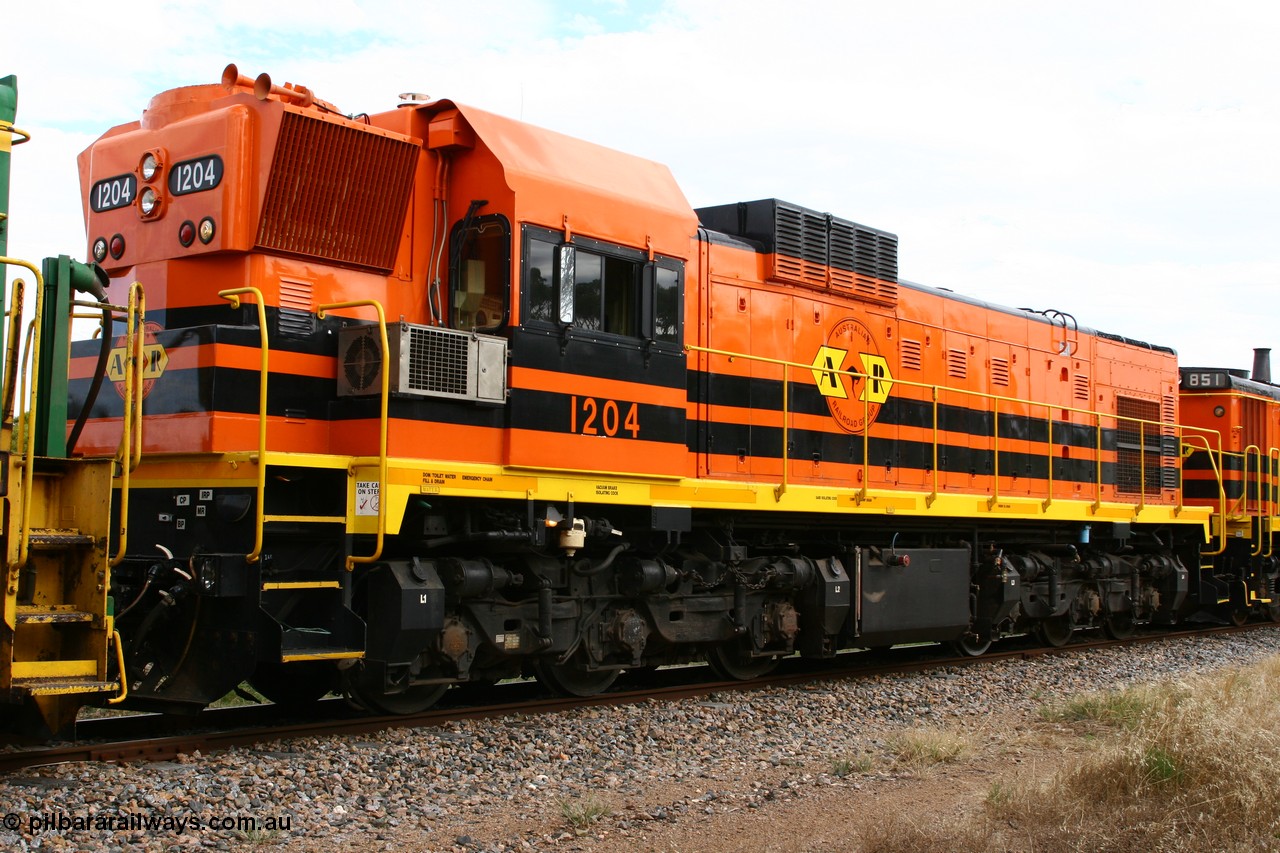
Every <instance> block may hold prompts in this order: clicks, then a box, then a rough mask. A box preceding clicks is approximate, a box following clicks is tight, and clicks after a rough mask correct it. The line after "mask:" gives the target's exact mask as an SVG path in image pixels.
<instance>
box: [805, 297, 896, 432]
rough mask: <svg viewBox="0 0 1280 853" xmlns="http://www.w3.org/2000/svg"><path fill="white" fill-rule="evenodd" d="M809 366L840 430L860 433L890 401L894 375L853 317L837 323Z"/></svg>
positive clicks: (860, 324) (874, 344) (878, 350)
mask: <svg viewBox="0 0 1280 853" xmlns="http://www.w3.org/2000/svg"><path fill="white" fill-rule="evenodd" d="M812 367H813V380H814V382H815V383H817V386H818V391H819V392H821V394H822V396H824V397H825V398H826V399H827V408H828V409H829V410H830V411H831V417H832V418H833V419H834V420H835V422H836V424H837V425H839V427H840V428H841V429H842V430H844V431H845V432H853V433H859V432H862V431H863V430H865V429H866V428H867V426H868V425H870V424H873V423H875V420H876V417H878V416H879V414H880V407H881V406H882V405H884V402H885V401H886V400H888V399H889V392H890V390H892V388H893V376H892V374H891V373H890V372H889V362H888V361H887V360H886V359H885V357H884V356H882V355H881V354H880V348H879V347H878V346H877V345H876V341H875V338H873V337H872V336H871V331H870V330H869V329H868V328H867V327H866V326H865V325H863V324H862V323H860V322H858V321H857V320H855V319H853V318H852V317H849V318H846V319H844V320H841V321H840V322H839V323H837V324H836V325H835V327H834V328H833V329H832V330H831V334H829V335H828V336H827V343H826V344H825V345H824V346H822V347H819V348H818V354H817V356H816V357H815V358H814V360H813V365H812ZM849 374H855V375H849Z"/></svg>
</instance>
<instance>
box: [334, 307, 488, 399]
mask: <svg viewBox="0 0 1280 853" xmlns="http://www.w3.org/2000/svg"><path fill="white" fill-rule="evenodd" d="M387 344H388V348H389V353H388V359H387V364H388V366H389V368H390V373H391V376H390V379H389V386H388V387H389V388H390V391H391V393H392V394H401V395H409V396H415V397H443V398H447V399H451V400H472V401H475V402H477V403H495V404H503V403H505V402H506V400H507V342H506V340H505V339H504V338H499V337H496V336H494V335H481V334H478V333H476V332H460V331H457V330H455V329H444V328H441V327H439V326H418V325H414V324H412V323H389V324H387ZM381 371H382V345H381V341H380V340H379V335H378V327H377V326H369V325H363V326H346V327H344V328H343V329H341V330H340V331H339V332H338V396H339V397H359V396H367V395H374V394H378V393H380V392H381V390H382V376H381Z"/></svg>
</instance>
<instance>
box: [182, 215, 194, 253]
mask: <svg viewBox="0 0 1280 853" xmlns="http://www.w3.org/2000/svg"><path fill="white" fill-rule="evenodd" d="M195 240H196V226H195V223H194V222H192V221H191V220H190V219H188V220H187V221H186V222H184V223H182V224H181V225H179V226H178V242H179V243H181V244H182V246H183V248H186V247H187V246H190V245H191V244H192V243H194V242H195Z"/></svg>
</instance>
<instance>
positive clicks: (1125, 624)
mask: <svg viewBox="0 0 1280 853" xmlns="http://www.w3.org/2000/svg"><path fill="white" fill-rule="evenodd" d="M1102 632H1103V633H1104V634H1106V635H1107V636H1108V637H1110V638H1111V639H1113V640H1127V639H1129V638H1130V637H1132V636H1133V635H1134V634H1136V633H1138V628H1137V626H1135V625H1134V624H1133V614H1132V613H1112V614H1110V615H1109V616H1107V618H1106V620H1105V621H1104V622H1103V623H1102Z"/></svg>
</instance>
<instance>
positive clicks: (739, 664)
mask: <svg viewBox="0 0 1280 853" xmlns="http://www.w3.org/2000/svg"><path fill="white" fill-rule="evenodd" d="M707 664H708V665H710V667H711V670H712V671H713V672H714V673H715V674H716V675H718V676H720V677H721V678H723V679H724V680H725V681H748V680H750V679H752V678H759V677H760V676H762V675H768V674H769V673H771V672H773V670H774V669H775V668H776V667H777V666H778V659H777V658H776V657H772V658H757V657H752V656H751V653H750V650H749V648H747V647H746V646H745V644H743V643H737V642H728V643H720V644H719V645H715V646H711V647H710V648H709V649H707Z"/></svg>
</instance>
